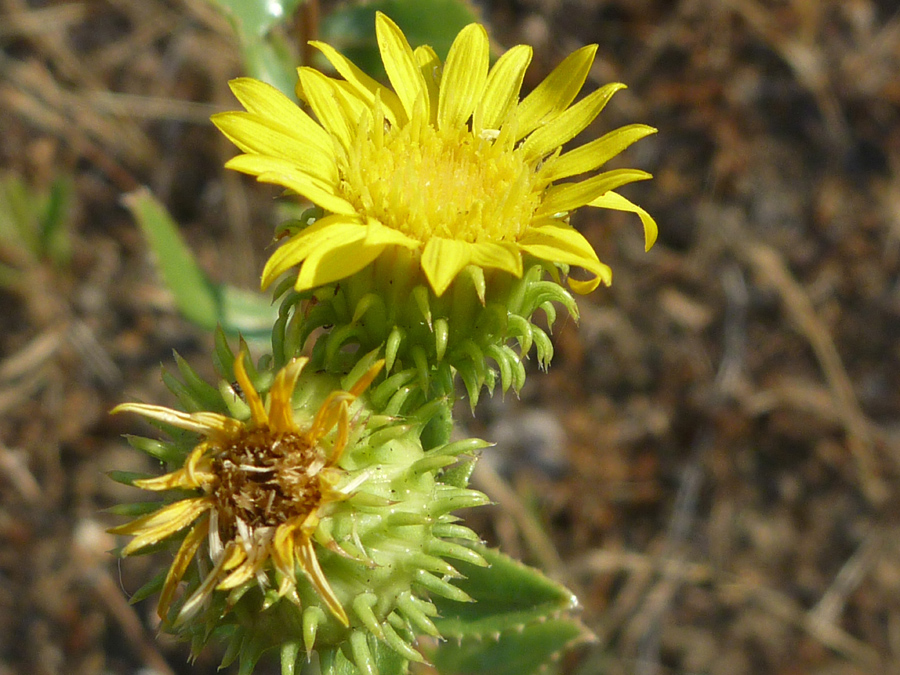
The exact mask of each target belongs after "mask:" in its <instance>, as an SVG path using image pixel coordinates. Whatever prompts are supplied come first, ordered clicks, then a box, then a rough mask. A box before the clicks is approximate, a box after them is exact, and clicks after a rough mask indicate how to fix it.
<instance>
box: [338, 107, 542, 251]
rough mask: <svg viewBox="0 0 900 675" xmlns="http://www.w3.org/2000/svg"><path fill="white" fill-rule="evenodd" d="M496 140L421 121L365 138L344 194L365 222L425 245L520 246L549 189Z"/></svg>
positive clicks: (354, 154)
mask: <svg viewBox="0 0 900 675" xmlns="http://www.w3.org/2000/svg"><path fill="white" fill-rule="evenodd" d="M495 135H496V134H494V135H491V134H485V135H484V136H485V137H479V136H475V135H473V134H472V132H471V131H469V130H468V129H467V128H460V129H440V130H439V129H436V128H435V127H433V126H432V125H430V124H423V123H420V122H419V121H417V120H413V122H411V123H410V124H407V125H406V126H404V127H400V128H386V129H384V130H383V133H382V130H381V129H376V130H374V131H373V130H369V131H368V132H363V133H361V134H360V135H359V136H358V137H357V139H356V142H355V143H354V145H353V147H352V148H351V152H350V153H349V161H348V164H347V166H346V167H345V169H344V171H343V172H342V173H343V180H342V183H341V190H342V192H343V195H344V196H345V198H346V199H347V200H348V201H350V202H351V203H352V204H354V205H355V206H356V207H357V209H358V210H359V212H360V214H361V215H364V216H369V217H372V218H375V219H376V220H378V221H379V222H381V223H382V224H384V225H387V226H388V227H392V228H394V229H397V230H399V231H401V232H403V233H404V234H407V235H409V236H411V237H414V238H416V239H419V240H420V241H422V242H425V241H427V240H428V239H430V238H431V237H435V236H437V237H445V238H447V239H454V240H457V241H466V242H470V243H471V242H477V241H495V242H498V241H507V242H514V241H516V240H517V239H518V238H519V237H520V236H521V235H522V234H524V232H525V230H526V229H527V227H528V225H529V224H530V222H531V219H532V216H533V214H534V212H535V209H536V208H537V207H538V205H539V204H540V198H541V193H542V186H540V185H538V184H537V183H538V181H537V180H536V173H535V167H533V166H531V165H530V164H529V163H528V162H526V161H525V159H524V154H523V153H522V152H521V151H520V150H519V149H517V148H512V147H510V144H509V143H506V142H503V140H502V139H499V140H498V139H496V138H494V137H493V136H495Z"/></svg>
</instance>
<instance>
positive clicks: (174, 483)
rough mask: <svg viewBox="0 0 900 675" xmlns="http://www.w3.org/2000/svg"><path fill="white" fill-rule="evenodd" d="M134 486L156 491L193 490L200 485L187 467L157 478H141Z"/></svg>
mask: <svg viewBox="0 0 900 675" xmlns="http://www.w3.org/2000/svg"><path fill="white" fill-rule="evenodd" d="M134 486H135V487H139V488H141V489H142V490H152V491H154V492H161V491H163V490H174V489H176V488H180V489H182V490H192V489H195V488H198V487H200V486H199V485H198V484H197V483H196V482H195V481H194V479H193V477H192V476H191V475H190V473H188V471H187V470H186V469H178V471H173V472H171V473H167V474H164V475H162V476H157V477H155V478H141V479H140V480H136V481H134Z"/></svg>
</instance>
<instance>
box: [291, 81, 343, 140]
mask: <svg viewBox="0 0 900 675" xmlns="http://www.w3.org/2000/svg"><path fill="white" fill-rule="evenodd" d="M297 72H298V73H299V74H300V83H301V85H302V86H303V94H304V96H305V97H306V100H307V101H308V102H309V105H310V107H311V108H312V109H313V112H314V113H315V114H316V117H317V118H318V120H319V123H320V124H321V125H322V126H323V127H325V128H326V129H327V130H328V131H329V132H331V134H332V135H333V136H335V137H336V138H337V139H338V140H339V141H340V142H341V145H342V146H344V148H345V149H346V148H349V147H350V139H351V138H352V135H353V126H354V123H355V120H354V121H353V122H351V121H350V119H349V116H348V114H347V113H348V112H349V111H348V109H347V107H346V103H345V102H344V101H343V100H342V98H341V97H339V96H338V91H339V90H338V89H337V88H336V87H335V83H334V82H332V81H331V79H330V78H328V77H326V76H325V75H323V74H322V73H320V72H319V71H318V70H316V69H315V68H309V67H303V68H298V69H297Z"/></svg>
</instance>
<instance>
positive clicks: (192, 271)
mask: <svg viewBox="0 0 900 675" xmlns="http://www.w3.org/2000/svg"><path fill="white" fill-rule="evenodd" d="M123 201H124V203H125V206H126V207H128V210H129V211H131V214H132V215H133V216H134V218H135V220H137V222H138V225H140V227H141V230H142V231H143V233H144V236H145V237H146V238H147V241H148V242H149V244H150V248H151V249H152V250H153V252H154V253H155V254H156V260H157V264H158V265H159V270H160V273H161V274H162V278H163V281H164V283H165V284H166V286H167V287H168V288H169V290H171V291H172V293H173V294H174V295H175V304H176V306H177V307H178V311H179V312H181V314H182V315H183V316H184V317H185V318H186V319H187V320H188V321H191V322H192V323H195V324H197V325H198V326H201V327H202V328H205V329H207V330H212V329H213V328H215V326H216V322H217V320H218V318H219V314H220V310H219V306H218V301H217V297H216V291H215V288H214V287H213V285H212V283H210V281H209V279H207V277H206V275H205V274H204V273H203V270H201V269H200V267H199V265H198V264H197V261H196V259H195V258H194V256H193V254H192V253H191V251H190V249H188V247H187V244H186V243H185V241H184V239H183V238H182V237H181V234H180V233H179V232H178V227H177V226H176V225H175V222H174V221H173V220H172V218H171V216H170V215H169V212H168V211H167V210H166V208H165V206H163V205H162V204H161V203H160V202H159V201H157V200H156V198H155V197H154V196H153V195H152V194H150V191H149V190H147V189H146V188H140V189H138V190H135V191H134V192H132V193H130V194H128V195H126V196H125V197H124V199H123Z"/></svg>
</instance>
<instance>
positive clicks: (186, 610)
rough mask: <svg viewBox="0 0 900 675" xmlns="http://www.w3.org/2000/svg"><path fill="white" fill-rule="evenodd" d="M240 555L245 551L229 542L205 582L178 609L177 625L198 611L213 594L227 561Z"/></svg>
mask: <svg viewBox="0 0 900 675" xmlns="http://www.w3.org/2000/svg"><path fill="white" fill-rule="evenodd" d="M240 555H244V551H243V549H242V548H241V547H240V546H239V545H238V544H236V543H234V542H232V543H230V544H228V547H227V548H226V549H225V551H223V552H222V557H221V558H219V561H218V562H217V563H216V565H215V566H214V567H213V568H212V570H210V572H209V574H207V575H206V578H204V579H203V583H201V584H200V586H199V587H198V588H197V590H195V591H194V592H193V593H192V594H191V597H189V598H188V599H187V600H185V602H184V604H183V605H182V606H181V609H180V610H178V616H177V617H176V618H175V625H176V626H178V625H181V624H183V623H184V622H185V621H187V620H188V619H190V618H191V617H192V616H194V614H196V613H197V611H198V610H199V609H200V607H201V606H202V605H203V603H204V602H206V600H207V599H208V598H209V596H210V595H212V592H213V589H214V588H215V587H216V584H217V583H218V580H219V577H220V576H221V575H222V569H223V567H224V566H225V565H226V563H228V562H229V561H231V560H233V559H234V557H235V556H240Z"/></svg>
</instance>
